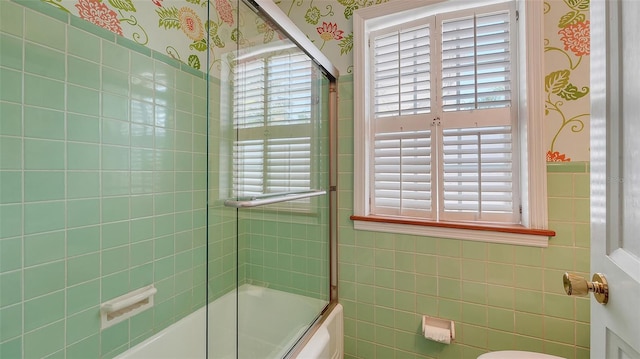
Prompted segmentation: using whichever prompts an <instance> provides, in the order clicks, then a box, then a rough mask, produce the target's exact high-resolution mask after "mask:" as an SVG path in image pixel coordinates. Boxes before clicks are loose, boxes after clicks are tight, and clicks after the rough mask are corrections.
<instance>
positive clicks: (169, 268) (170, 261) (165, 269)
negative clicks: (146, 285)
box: [153, 256, 174, 281]
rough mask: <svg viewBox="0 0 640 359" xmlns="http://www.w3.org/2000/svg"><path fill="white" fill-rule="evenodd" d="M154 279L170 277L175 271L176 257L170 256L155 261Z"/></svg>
mask: <svg viewBox="0 0 640 359" xmlns="http://www.w3.org/2000/svg"><path fill="white" fill-rule="evenodd" d="M153 273H154V280H156V281H158V280H162V279H165V278H169V277H170V276H172V275H173V273H174V257H173V256H169V257H165V258H162V259H159V260H156V261H154V262H153Z"/></svg>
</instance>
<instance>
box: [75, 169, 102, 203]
mask: <svg viewBox="0 0 640 359" xmlns="http://www.w3.org/2000/svg"><path fill="white" fill-rule="evenodd" d="M98 196H100V174H99V173H98V172H97V171H92V172H84V171H83V172H81V171H68V172H67V198H70V199H78V198H91V197H98Z"/></svg>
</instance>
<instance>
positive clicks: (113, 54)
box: [102, 40, 130, 72]
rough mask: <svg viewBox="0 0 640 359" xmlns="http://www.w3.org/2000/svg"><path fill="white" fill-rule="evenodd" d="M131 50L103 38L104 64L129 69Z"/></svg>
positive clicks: (123, 69) (122, 69)
mask: <svg viewBox="0 0 640 359" xmlns="http://www.w3.org/2000/svg"><path fill="white" fill-rule="evenodd" d="M129 52H130V51H129V50H128V49H126V48H124V47H122V46H118V45H117V44H115V43H113V42H110V41H106V40H102V64H103V65H105V66H109V67H112V68H114V69H116V70H120V71H125V72H128V71H129Z"/></svg>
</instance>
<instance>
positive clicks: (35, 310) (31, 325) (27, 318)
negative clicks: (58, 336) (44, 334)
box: [24, 290, 65, 332]
mask: <svg viewBox="0 0 640 359" xmlns="http://www.w3.org/2000/svg"><path fill="white" fill-rule="evenodd" d="M64 313H65V294H64V290H61V291H57V292H55V293H52V294H49V295H45V296H42V297H39V298H36V299H32V300H28V301H26V302H24V331H25V332H29V331H31V330H34V329H37V328H39V327H42V326H45V325H47V324H50V323H53V322H55V321H58V320H60V319H63V318H64V316H65V315H64Z"/></svg>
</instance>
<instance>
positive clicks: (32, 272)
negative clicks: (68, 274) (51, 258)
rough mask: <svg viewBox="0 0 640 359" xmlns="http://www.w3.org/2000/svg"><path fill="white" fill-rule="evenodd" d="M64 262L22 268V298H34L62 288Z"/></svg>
mask: <svg viewBox="0 0 640 359" xmlns="http://www.w3.org/2000/svg"><path fill="white" fill-rule="evenodd" d="M64 287H65V263H64V261H58V262H53V263H48V264H44V265H40V266H35V267H30V268H26V269H25V270H24V298H25V300H28V299H31V298H35V297H38V296H41V295H44V294H47V293H51V292H54V291H58V290H61V289H64Z"/></svg>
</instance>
